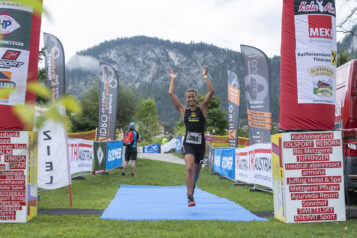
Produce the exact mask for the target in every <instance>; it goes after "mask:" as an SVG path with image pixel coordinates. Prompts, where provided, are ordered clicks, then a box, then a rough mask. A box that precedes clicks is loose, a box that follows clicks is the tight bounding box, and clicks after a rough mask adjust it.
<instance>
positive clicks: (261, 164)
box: [253, 144, 273, 188]
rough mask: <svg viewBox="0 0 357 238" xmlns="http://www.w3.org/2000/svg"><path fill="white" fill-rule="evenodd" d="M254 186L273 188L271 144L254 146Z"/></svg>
mask: <svg viewBox="0 0 357 238" xmlns="http://www.w3.org/2000/svg"><path fill="white" fill-rule="evenodd" d="M253 147H254V180H253V181H254V184H258V185H262V186H265V187H268V188H272V187H273V171H272V157H271V144H255V145H254V146H253Z"/></svg>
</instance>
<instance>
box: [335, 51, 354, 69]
mask: <svg viewBox="0 0 357 238" xmlns="http://www.w3.org/2000/svg"><path fill="white" fill-rule="evenodd" d="M350 60H351V56H350V55H349V54H348V51H347V50H346V49H340V52H339V53H338V54H337V67H339V66H341V65H343V64H345V63H347V62H348V61H350Z"/></svg>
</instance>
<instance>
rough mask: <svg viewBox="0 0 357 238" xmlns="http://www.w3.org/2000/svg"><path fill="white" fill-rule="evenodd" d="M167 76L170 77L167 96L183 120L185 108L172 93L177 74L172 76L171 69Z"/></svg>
mask: <svg viewBox="0 0 357 238" xmlns="http://www.w3.org/2000/svg"><path fill="white" fill-rule="evenodd" d="M169 75H170V77H171V82H170V88H169V95H170V98H171V100H172V102H173V103H174V105H175V107H176V109H177V110H178V111H179V113H180V115H181V117H182V118H183V117H184V115H185V109H186V107H185V106H184V105H183V104H181V103H180V100H179V99H178V98H177V96H176V95H175V93H174V91H175V81H176V78H177V74H174V72H173V71H172V69H170V72H169Z"/></svg>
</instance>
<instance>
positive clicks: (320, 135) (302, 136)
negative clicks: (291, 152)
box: [291, 132, 334, 140]
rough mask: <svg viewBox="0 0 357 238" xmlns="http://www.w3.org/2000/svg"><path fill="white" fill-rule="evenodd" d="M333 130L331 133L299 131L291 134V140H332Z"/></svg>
mask: <svg viewBox="0 0 357 238" xmlns="http://www.w3.org/2000/svg"><path fill="white" fill-rule="evenodd" d="M333 138H334V137H333V132H329V133H326V132H325V133H299V134H294V133H292V134H291V140H317V139H320V140H327V139H329V140H331V139H333Z"/></svg>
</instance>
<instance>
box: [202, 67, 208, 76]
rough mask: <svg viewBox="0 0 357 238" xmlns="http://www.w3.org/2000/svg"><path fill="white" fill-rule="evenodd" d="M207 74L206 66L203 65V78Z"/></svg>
mask: <svg viewBox="0 0 357 238" xmlns="http://www.w3.org/2000/svg"><path fill="white" fill-rule="evenodd" d="M207 72H208V66H207V65H205V67H204V68H203V72H202V74H203V76H205V75H207Z"/></svg>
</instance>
